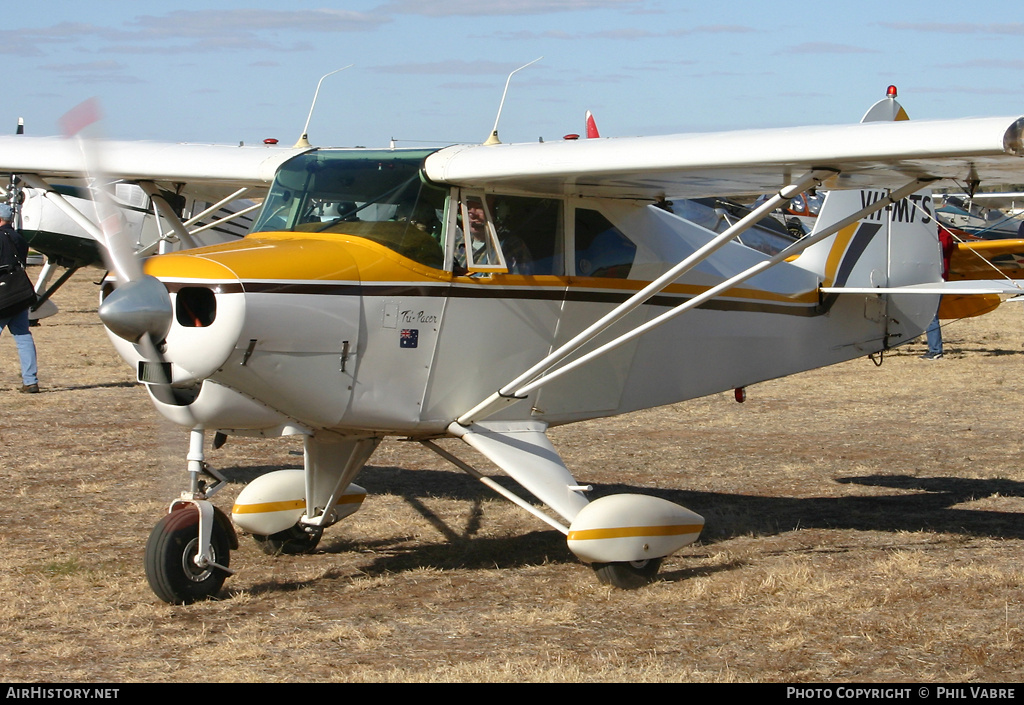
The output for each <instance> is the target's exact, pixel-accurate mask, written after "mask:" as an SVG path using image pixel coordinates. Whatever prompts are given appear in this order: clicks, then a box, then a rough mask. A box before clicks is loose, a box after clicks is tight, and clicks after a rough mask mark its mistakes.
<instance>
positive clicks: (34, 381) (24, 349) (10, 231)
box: [0, 203, 39, 394]
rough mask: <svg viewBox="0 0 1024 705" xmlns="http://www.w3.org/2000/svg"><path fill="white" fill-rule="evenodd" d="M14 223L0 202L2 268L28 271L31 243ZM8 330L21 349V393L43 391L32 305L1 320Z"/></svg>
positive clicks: (9, 208)
mask: <svg viewBox="0 0 1024 705" xmlns="http://www.w3.org/2000/svg"><path fill="white" fill-rule="evenodd" d="M13 221H14V213H13V211H12V210H11V207H10V206H9V205H8V204H6V203H0V266H6V267H10V268H12V269H13V268H17V267H22V268H24V266H25V260H26V258H27V257H28V243H27V242H26V241H25V238H23V237H22V236H21V233H19V232H18V231H17V230H16V229H15V228H14V226H13V225H12V222H13ZM4 328H8V329H10V331H11V335H13V336H14V343H15V345H17V347H18V357H19V358H20V359H21V382H22V385H21V391H22V392H24V393H25V394H36V393H37V392H38V391H39V377H38V376H37V369H36V343H35V341H34V340H33V339H32V331H31V329H30V328H29V321H28V306H26V307H25V308H24V309H23V310H21V311H19V312H18V313H15V314H13V315H10V316H8V317H6V318H0V333H2V332H3V330H4Z"/></svg>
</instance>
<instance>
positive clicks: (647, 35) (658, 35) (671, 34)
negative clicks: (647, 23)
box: [497, 25, 757, 41]
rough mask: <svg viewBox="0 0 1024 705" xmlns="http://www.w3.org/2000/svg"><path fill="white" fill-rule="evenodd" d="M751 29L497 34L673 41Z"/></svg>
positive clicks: (516, 38) (506, 34)
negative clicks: (681, 38)
mask: <svg viewBox="0 0 1024 705" xmlns="http://www.w3.org/2000/svg"><path fill="white" fill-rule="evenodd" d="M756 31H757V30H756V29H754V28H753V27H744V26H743V25H708V26H703V27H690V28H687V29H667V30H662V31H657V30H651V29H637V28H630V27H620V28H618V29H606V30H601V31H598V32H576V33H569V32H565V31H561V30H549V31H546V32H530V31H520V32H504V33H499V34H498V35H497V36H499V37H500V38H502V39H507V40H513V41H524V40H535V39H564V40H574V41H575V40H586V39H610V40H621V41H639V40H645V39H673V38H678V37H692V36H699V35H702V34H746V33H749V32H756Z"/></svg>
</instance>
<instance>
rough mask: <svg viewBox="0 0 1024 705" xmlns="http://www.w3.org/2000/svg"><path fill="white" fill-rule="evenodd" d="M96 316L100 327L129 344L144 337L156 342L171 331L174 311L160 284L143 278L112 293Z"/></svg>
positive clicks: (154, 279)
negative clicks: (100, 322)
mask: <svg viewBox="0 0 1024 705" xmlns="http://www.w3.org/2000/svg"><path fill="white" fill-rule="evenodd" d="M99 315H100V320H101V321H103V325H105V326H106V327H107V328H108V329H109V330H110V331H111V332H112V333H114V334H115V335H117V336H119V337H121V338H124V339H125V340H127V341H128V342H130V343H138V342H139V341H140V340H142V338H143V337H144V336H146V335H149V336H150V338H151V339H152V340H154V341H157V342H159V341H161V340H163V339H164V338H166V337H167V333H168V332H169V331H170V329H171V322H172V320H173V317H174V310H173V308H172V306H171V297H170V295H169V294H168V293H167V288H166V287H165V286H164V285H163V282H161V281H160V280H159V279H157V278H156V277H152V276H148V275H145V276H143V277H141V278H140V279H136V280H134V281H131V282H128V283H126V284H121V285H120V286H118V287H117V288H116V289H114V291H113V292H111V293H110V295H109V296H107V297H106V299H104V300H103V303H102V304H100V308H99Z"/></svg>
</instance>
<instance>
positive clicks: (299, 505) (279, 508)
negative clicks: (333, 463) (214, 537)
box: [231, 494, 366, 514]
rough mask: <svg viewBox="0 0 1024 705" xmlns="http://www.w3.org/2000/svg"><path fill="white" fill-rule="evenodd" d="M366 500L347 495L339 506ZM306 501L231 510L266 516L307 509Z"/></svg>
mask: <svg viewBox="0 0 1024 705" xmlns="http://www.w3.org/2000/svg"><path fill="white" fill-rule="evenodd" d="M364 499H366V495H365V494H347V495H344V496H343V497H342V498H341V499H339V500H338V504H359V503H361V502H362V501H363V500H364ZM305 508H306V500H304V499H289V500H285V501H283V502H260V503H259V504H236V505H235V506H233V507H232V508H231V513H232V514H264V513H267V512H287V511H291V510H293V509H305Z"/></svg>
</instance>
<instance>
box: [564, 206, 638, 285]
mask: <svg viewBox="0 0 1024 705" xmlns="http://www.w3.org/2000/svg"><path fill="white" fill-rule="evenodd" d="M575 225H576V274H577V275H579V276H581V277H607V278H611V279H625V278H627V277H628V276H629V270H630V269H632V268H633V260H634V259H635V258H636V245H634V244H633V242H632V241H631V240H630V239H629V238H628V237H626V236H625V235H623V234H622V231H621V230H619V229H618V228H616V227H615V226H614V225H612V224H611V223H610V222H609V221H608V219H607V218H605V217H604V216H603V215H601V214H600V213H598V212H597V211H594V210H589V209H586V208H577V209H576V221H575Z"/></svg>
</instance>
